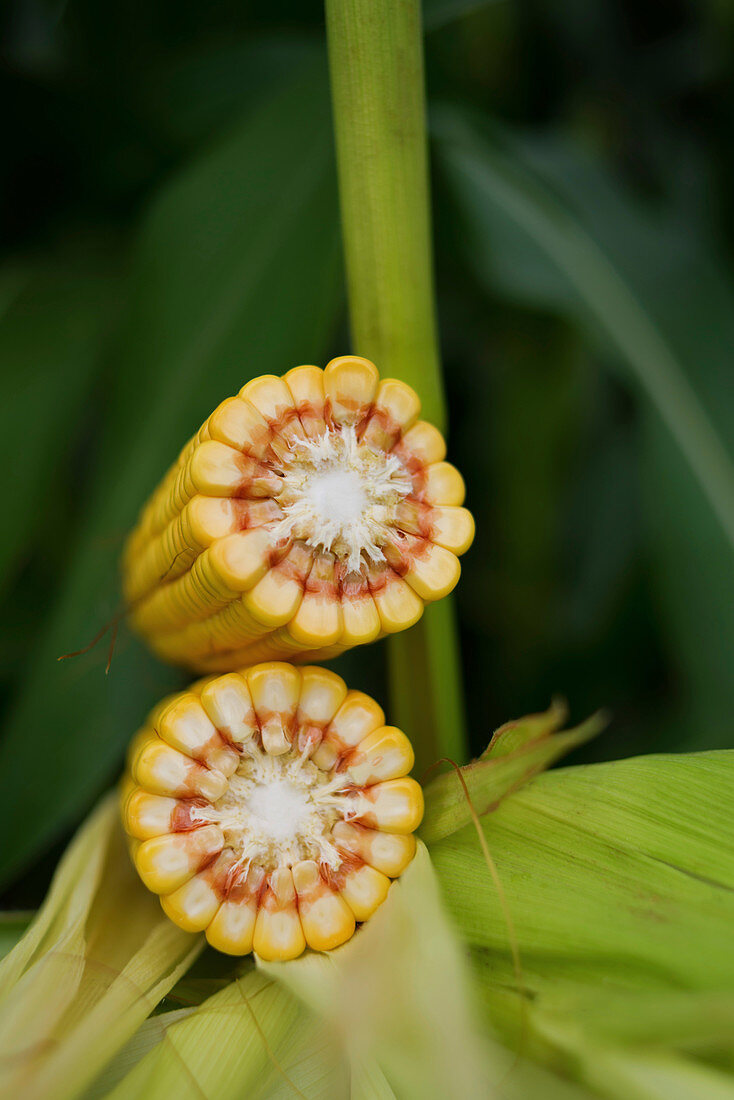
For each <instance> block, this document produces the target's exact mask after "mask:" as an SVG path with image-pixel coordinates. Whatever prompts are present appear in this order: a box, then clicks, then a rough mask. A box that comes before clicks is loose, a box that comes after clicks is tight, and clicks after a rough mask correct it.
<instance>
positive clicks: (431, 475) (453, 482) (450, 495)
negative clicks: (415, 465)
mask: <svg viewBox="0 0 734 1100" xmlns="http://www.w3.org/2000/svg"><path fill="white" fill-rule="evenodd" d="M422 496H423V499H424V500H425V501H427V502H428V503H429V504H451V505H454V506H457V505H460V504H463V503H464V497H465V496H466V487H465V485H464V479H463V477H462V476H461V474H460V473H459V471H458V470H457V469H456V467H455V466H452V465H451V463H450V462H435V463H434V464H433V465H432V466H428V467H427V468H426V474H425V483H424V488H423V494H422Z"/></svg>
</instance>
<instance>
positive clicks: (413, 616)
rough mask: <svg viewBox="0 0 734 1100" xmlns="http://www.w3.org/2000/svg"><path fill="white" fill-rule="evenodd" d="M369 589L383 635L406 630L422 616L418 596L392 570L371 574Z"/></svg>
mask: <svg viewBox="0 0 734 1100" xmlns="http://www.w3.org/2000/svg"><path fill="white" fill-rule="evenodd" d="M370 588H371V590H372V597H373V599H374V601H375V606H376V608H377V613H378V614H379V616H380V623H381V625H382V630H383V633H385V634H396V633H397V632H398V631H400V630H407V628H408V627H409V626H413V624H414V623H417V622H418V620H419V619H420V617H421V615H422V614H423V601H422V600H421V598H420V596H418V594H417V593H416V592H414V590H413V589H412V588H411V587H410V585H409V584H407V583H406V582H405V581H404V580H403V579H402V577H399V576H398V575H397V573H394V572H393V570H392V569H383V570H381V571H380V572H379V574H374V573H373V574H372V576H370Z"/></svg>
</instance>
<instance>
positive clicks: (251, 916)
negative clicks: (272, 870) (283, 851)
mask: <svg viewBox="0 0 734 1100" xmlns="http://www.w3.org/2000/svg"><path fill="white" fill-rule="evenodd" d="M264 882H265V872H264V871H263V869H262V868H261V867H251V868H250V869H249V871H248V872H247V875H246V878H245V880H244V881H243V883H242V884H241V885H240V886H238V887H235V888H234V889H233V890H232V891H231V892H230V894H229V895H228V896H227V898H226V900H225V901H223V902H222V904H221V906H220V907H219V911H218V912H217V913H216V915H215V916H214V917H213V918H212V920H211V922H210V924H209V926H208V927H207V929H206V938H207V940H208V941H209V943H210V944H211V946H212V947H214V948H216V950H217V951H222V952H224V954H226V955H249V953H250V952H251V951H252V945H253V940H254V937H255V921H256V920H257V913H258V906H259V901H260V893H261V891H262V888H263V884H264Z"/></svg>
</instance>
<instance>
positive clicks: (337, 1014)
mask: <svg viewBox="0 0 734 1100" xmlns="http://www.w3.org/2000/svg"><path fill="white" fill-rule="evenodd" d="M258 965H259V967H260V969H261V970H262V971H263V972H264V973H266V974H269V975H271V976H272V977H274V978H277V980H278V981H279V982H282V983H283V984H285V985H286V986H287V988H288V989H290V990H291V991H292V992H293V993H295V994H296V995H297V996H298V997H300V998H301V999H302V1000H303V1001H304V1002H305V1003H306V1004H308V1005H309V1007H310V1008H311V1009H313V1010H314V1011H316V1012H318V1013H321V1014H322V1015H324V1016H325V1017H326V1018H327V1020H329V1021H330V1023H331V1026H332V1027H333V1028H334V1030H335V1032H336V1033H337V1034H338V1035H339V1037H340V1041H341V1042H342V1044H343V1046H344V1049H345V1050H347V1051H348V1052H349V1055H350V1060H351V1061H352V1062H353V1064H355V1063H356V1065H357V1067H358V1079H359V1081H360V1082H361V1084H360V1088H362V1089H364V1095H367V1096H369V1095H375V1096H380V1095H385V1092H384V1084H383V1077H384V1079H385V1082H386V1083H387V1084H388V1085H389V1086H390V1087H391V1088H392V1089H393V1090H394V1092H395V1094H396V1095H397V1096H427V1095H438V1096H442V1097H445V1098H446V1100H450V1098H451V1097H462V1098H469V1097H486V1096H487V1095H488V1090H489V1087H490V1086H489V1080H488V1073H489V1066H488V1064H487V1062H486V1061H485V1059H484V1056H483V1051H482V1049H481V1045H480V1042H479V1040H478V1038H477V1036H476V1034H475V1031H474V1024H473V1021H472V1011H471V1007H470V1001H469V994H468V989H467V984H466V982H467V977H466V974H465V969H464V962H463V959H462V955H461V949H460V947H459V945H458V942H457V941H456V939H455V937H454V935H453V933H452V931H451V929H450V927H449V925H448V924H447V922H446V918H445V916H444V914H443V910H442V907H441V904H440V901H439V896H438V888H437V884H436V880H435V875H434V873H433V869H432V867H431V861H430V858H429V856H428V852H427V850H426V848H425V846H424V845H422V844H419V846H418V852H417V854H416V857H415V859H414V860H413V862H412V863H411V865H410V866H409V867H408V869H407V870H406V872H405V873H404V875H403V876H402V878H401V879H399V880H398V881H396V882H395V883H394V884H393V886H392V887H391V889H390V894H389V896H388V898H387V900H386V901H385V903H384V904H383V905H382V906H381V907H380V909H379V910H378V911H377V913H376V914H375V915H374V917H372V918H371V920H370V921H369V922H368V923H367V924H366V925H365V926H364V927H363V928H362V929H361V930H360V931H359V933H358V934H357V935H356V936H354V937H353V938H352V939H351V940H350V941H349V942H348V943H346V944H345V945H344V946H343V947H340V948H337V949H336V950H335V951H332V952H329V954H326V955H320V954H316V953H314V952H308V953H307V954H305V955H303V956H302V957H301V958H300V959H296V960H294V961H293V962H287V963H263V962H260V961H258ZM375 1066H376V1067H377V1069H376V1068H375ZM370 1090H372V1091H370ZM387 1095H389V1093H388V1094H387Z"/></svg>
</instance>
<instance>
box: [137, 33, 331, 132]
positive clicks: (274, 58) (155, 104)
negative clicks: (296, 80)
mask: <svg viewBox="0 0 734 1100" xmlns="http://www.w3.org/2000/svg"><path fill="white" fill-rule="evenodd" d="M322 50H323V46H322V44H321V43H320V42H319V41H318V40H316V39H315V38H308V37H306V36H305V35H304V36H300V37H299V36H297V35H295V34H293V35H290V34H285V33H283V32H281V33H280V34H273V35H257V36H256V35H248V36H247V38H244V39H240V40H237V39H235V40H234V41H230V40H229V39H224V38H223V39H220V38H217V39H215V40H214V41H207V42H204V43H196V44H195V45H194V46H193V47H192V46H191V45H188V46H187V48H186V49H185V50H184V51H183V52H181V53H178V54H175V55H174V56H173V57H172V58H164V59H163V60H162V59H161V58H160V57H156V58H155V59H154V65H153V67H152V68H151V70H150V72H149V73H148V74H146V75H145V76H144V77H143V78H142V79H141V81H140V83H139V85H138V87H137V90H136V98H137V100H138V102H139V104H140V108H141V111H142V112H143V114H144V115H145V116H146V117H147V118H148V119H149V120H150V121H151V122H152V123H153V125H154V126H155V128H156V130H157V131H158V133H161V134H165V135H166V136H167V137H169V138H172V139H173V140H174V141H176V142H177V143H180V144H181V145H183V146H191V145H192V144H193V143H195V142H200V141H208V140H209V139H210V137H211V135H212V134H213V133H216V132H217V130H218V129H219V128H220V127H221V126H222V124H223V123H224V122H227V121H231V120H232V118H233V117H234V118H237V116H238V115H240V114H241V113H242V110H243V107H244V105H245V104H246V105H247V106H248V108H250V109H252V108H254V107H258V106H259V105H260V104H261V103H262V102H263V101H264V100H266V99H268V98H270V97H272V95H273V92H274V89H276V88H277V86H278V85H279V84H282V83H284V82H285V83H288V82H289V80H290V79H291V78H292V75H293V72H294V71H296V70H298V69H299V68H301V69H302V68H303V66H304V64H305V63H307V62H309V61H310V62H311V63H313V62H314V60H315V59H316V58H318V56H319V54H320V53H321V52H322Z"/></svg>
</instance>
